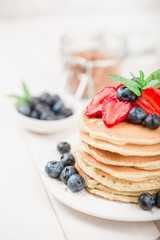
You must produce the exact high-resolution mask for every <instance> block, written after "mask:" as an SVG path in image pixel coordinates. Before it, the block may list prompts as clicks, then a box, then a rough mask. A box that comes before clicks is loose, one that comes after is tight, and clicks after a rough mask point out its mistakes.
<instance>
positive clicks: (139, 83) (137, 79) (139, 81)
mask: <svg viewBox="0 0 160 240" xmlns="http://www.w3.org/2000/svg"><path fill="white" fill-rule="evenodd" d="M130 74H131V76H132V77H133V78H134V79H135V80H136V81H137V83H138V85H139V87H140V88H141V80H140V78H137V77H135V76H134V75H133V73H131V72H130Z"/></svg>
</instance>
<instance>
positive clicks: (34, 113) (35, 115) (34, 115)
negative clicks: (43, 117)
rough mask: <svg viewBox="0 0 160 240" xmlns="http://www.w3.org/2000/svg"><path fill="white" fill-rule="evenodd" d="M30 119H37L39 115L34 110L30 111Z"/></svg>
mask: <svg viewBox="0 0 160 240" xmlns="http://www.w3.org/2000/svg"><path fill="white" fill-rule="evenodd" d="M30 117H31V118H35V119H38V118H39V114H38V112H37V111H36V110H32V111H31V114H30Z"/></svg>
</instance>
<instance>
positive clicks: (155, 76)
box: [145, 69, 160, 86]
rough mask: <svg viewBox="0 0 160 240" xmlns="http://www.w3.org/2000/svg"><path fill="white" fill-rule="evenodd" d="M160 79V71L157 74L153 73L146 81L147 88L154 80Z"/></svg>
mask: <svg viewBox="0 0 160 240" xmlns="http://www.w3.org/2000/svg"><path fill="white" fill-rule="evenodd" d="M157 79H160V69H158V70H156V71H155V72H153V73H151V74H150V75H149V76H148V77H147V78H146V80H145V86H146V85H147V84H148V83H149V82H150V81H152V80H157Z"/></svg>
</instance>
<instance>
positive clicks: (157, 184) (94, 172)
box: [75, 155, 160, 192]
mask: <svg viewBox="0 0 160 240" xmlns="http://www.w3.org/2000/svg"><path fill="white" fill-rule="evenodd" d="M75 157H76V161H77V162H78V165H79V166H80V168H81V169H82V170H83V172H84V173H85V174H86V175H87V176H89V177H90V178H93V179H95V180H97V181H98V182H99V183H101V184H102V185H104V186H106V187H108V188H110V189H114V190H117V191H120V192H128V191H129V192H139V191H142V192H145V191H147V192H148V191H150V190H158V189H160V179H152V180H146V181H139V182H133V181H126V180H122V179H118V178H115V177H112V176H111V175H109V174H108V173H106V172H103V171H102V170H99V169H97V168H95V167H93V166H90V165H88V164H87V163H86V162H85V161H83V160H82V159H80V158H79V157H77V155H75Z"/></svg>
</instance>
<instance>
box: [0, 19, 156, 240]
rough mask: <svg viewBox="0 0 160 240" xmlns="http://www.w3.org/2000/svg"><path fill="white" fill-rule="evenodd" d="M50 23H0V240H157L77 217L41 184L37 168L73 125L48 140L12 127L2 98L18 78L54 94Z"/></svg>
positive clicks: (133, 226)
mask: <svg viewBox="0 0 160 240" xmlns="http://www.w3.org/2000/svg"><path fill="white" fill-rule="evenodd" d="M58 21H59V25H58V26H61V23H62V21H61V20H60V19H58ZM55 22H56V20H55V19H54V18H49V19H48V18H47V19H38V20H34V21H30V20H23V21H12V22H11V21H8V22H7V21H0V112H1V114H0V118H1V121H0V136H1V150H0V240H11V239H12V240H28V239H29V240H44V239H46V240H51V239H54V240H81V239H92V240H106V239H113V240H132V239H133V240H135V239H136V240H156V239H157V237H158V236H159V235H160V232H159V231H158V229H157V228H156V225H155V224H154V223H153V222H142V223H127V222H117V221H110V220H104V219H100V218H96V217H92V216H88V215H85V214H82V213H80V212H77V211H75V210H73V209H71V208H69V207H66V206H65V205H63V204H62V203H60V202H58V201H57V200H55V199H54V197H53V196H51V195H50V193H49V192H47V190H46V188H45V186H44V185H43V182H42V180H41V175H40V163H41V162H42V161H43V160H44V158H45V157H46V155H47V153H48V152H49V151H50V149H51V148H53V147H54V146H55V144H56V143H57V142H58V141H60V140H63V139H64V138H65V137H66V136H69V135H70V134H72V133H75V132H76V131H77V129H76V126H74V127H73V128H72V130H71V129H68V131H66V132H63V133H60V134H53V135H36V134H33V133H30V132H27V131H26V130H24V129H22V128H20V127H19V126H17V123H16V121H15V119H14V118H13V115H12V104H11V100H8V99H6V98H5V97H4V94H7V93H17V92H18V93H20V92H21V89H20V79H21V78H22V77H24V78H25V79H26V82H27V83H28V85H29V86H30V87H31V88H32V90H33V93H34V94H36V93H39V92H40V91H43V90H44V89H46V90H47V89H52V90H53V91H54V89H56V83H57V79H58V73H59V70H60V59H59V56H58V36H59V34H60V33H61V31H62V28H59V29H54V27H55V26H57V25H56V24H55ZM63 23H64V22H63ZM51 29H52V30H51ZM63 30H64V29H63ZM55 31H56V34H55ZM54 69H56V70H54Z"/></svg>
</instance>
